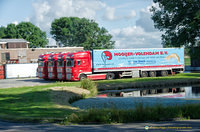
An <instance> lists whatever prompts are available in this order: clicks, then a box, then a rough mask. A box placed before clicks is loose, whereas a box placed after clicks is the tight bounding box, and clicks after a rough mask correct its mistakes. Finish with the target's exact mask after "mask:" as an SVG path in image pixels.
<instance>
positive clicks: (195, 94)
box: [98, 85, 200, 99]
mask: <svg viewBox="0 0 200 132" xmlns="http://www.w3.org/2000/svg"><path fill="white" fill-rule="evenodd" d="M98 97H160V98H184V99H200V85H195V86H185V87H171V88H155V89H148V88H146V89H144V88H142V89H133V90H132V91H131V90H128V91H127V90H124V91H123V90H119V91H118V90H115V91H114V92H109V91H107V93H104V94H100V95H99V96H98Z"/></svg>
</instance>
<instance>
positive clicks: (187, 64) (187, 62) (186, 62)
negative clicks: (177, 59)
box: [185, 58, 191, 66]
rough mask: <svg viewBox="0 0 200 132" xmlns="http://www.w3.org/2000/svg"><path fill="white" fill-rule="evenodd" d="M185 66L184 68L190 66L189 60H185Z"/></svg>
mask: <svg viewBox="0 0 200 132" xmlns="http://www.w3.org/2000/svg"><path fill="white" fill-rule="evenodd" d="M185 65H186V66H190V65H191V62H190V58H185Z"/></svg>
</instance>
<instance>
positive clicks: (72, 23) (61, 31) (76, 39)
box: [51, 17, 115, 50]
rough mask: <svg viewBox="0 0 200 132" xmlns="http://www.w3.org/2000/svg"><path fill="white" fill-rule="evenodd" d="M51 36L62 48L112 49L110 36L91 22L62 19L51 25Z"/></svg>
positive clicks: (83, 19) (73, 18) (112, 42)
mask: <svg viewBox="0 0 200 132" xmlns="http://www.w3.org/2000/svg"><path fill="white" fill-rule="evenodd" d="M51 35H53V38H54V39H55V40H56V41H57V42H58V43H62V44H63V45H64V46H83V47H84V48H85V49H87V50H91V49H105V48H106V49H111V48H114V43H115V42H114V41H111V39H112V35H110V34H109V33H108V31H107V30H106V29H105V28H103V27H102V28H100V27H99V26H98V24H97V23H96V22H95V21H93V20H88V19H86V18H77V17H62V18H60V19H55V20H54V21H53V22H52V24H51Z"/></svg>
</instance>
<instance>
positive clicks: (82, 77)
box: [79, 74, 87, 81]
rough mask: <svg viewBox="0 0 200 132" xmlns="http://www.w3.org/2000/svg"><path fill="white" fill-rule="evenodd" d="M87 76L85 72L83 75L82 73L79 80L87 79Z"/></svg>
mask: <svg viewBox="0 0 200 132" xmlns="http://www.w3.org/2000/svg"><path fill="white" fill-rule="evenodd" d="M86 78H87V76H86V75H84V74H82V75H80V77H79V80H80V81H82V80H84V79H86Z"/></svg>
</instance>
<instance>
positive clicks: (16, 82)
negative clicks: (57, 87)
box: [0, 78, 55, 88]
mask: <svg viewBox="0 0 200 132" xmlns="http://www.w3.org/2000/svg"><path fill="white" fill-rule="evenodd" d="M53 82H55V81H47V80H44V79H39V78H23V79H3V80H0V88H12V87H23V86H36V85H45V84H49V83H53Z"/></svg>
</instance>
